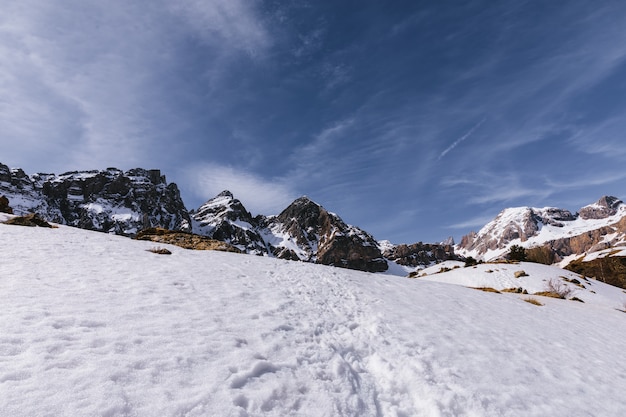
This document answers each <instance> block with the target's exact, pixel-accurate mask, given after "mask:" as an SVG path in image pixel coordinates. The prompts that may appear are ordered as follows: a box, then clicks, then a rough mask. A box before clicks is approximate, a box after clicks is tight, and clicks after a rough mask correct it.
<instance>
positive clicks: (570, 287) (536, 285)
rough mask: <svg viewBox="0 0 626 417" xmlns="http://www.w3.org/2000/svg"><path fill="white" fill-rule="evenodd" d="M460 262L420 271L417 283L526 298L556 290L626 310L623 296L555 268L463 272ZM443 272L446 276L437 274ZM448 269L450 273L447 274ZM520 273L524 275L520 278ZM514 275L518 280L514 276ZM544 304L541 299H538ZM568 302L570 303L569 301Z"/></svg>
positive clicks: (504, 266)
mask: <svg viewBox="0 0 626 417" xmlns="http://www.w3.org/2000/svg"><path fill="white" fill-rule="evenodd" d="M462 265H463V264H462V263H460V262H456V263H455V262H448V263H443V264H439V265H435V266H432V267H430V268H426V269H424V270H422V271H420V278H419V279H420V280H426V281H436V282H443V283H448V284H456V285H463V286H466V287H470V288H485V287H486V288H493V289H496V290H499V291H502V290H512V289H520V290H521V291H524V290H525V291H526V293H528V294H534V293H540V292H545V291H548V290H549V289H550V287H551V286H552V287H553V288H554V287H556V288H558V289H562V290H563V292H569V295H568V298H573V297H576V298H577V299H579V300H581V301H583V303H585V304H590V305H593V306H595V307H601V308H607V307H608V308H616V309H623V308H626V306H624V303H626V292H624V291H623V290H622V289H621V288H617V287H615V286H612V285H608V284H605V283H603V282H600V281H597V280H595V279H589V278H586V277H582V276H580V275H578V274H575V273H574V272H571V271H566V270H563V269H561V268H559V267H556V266H548V265H541V264H536V263H530V262H520V263H516V264H509V263H485V264H479V265H475V266H472V267H467V268H464V267H463V266H462ZM442 268H443V269H444V271H445V272H440V271H441V270H442ZM447 269H450V270H447ZM521 272H523V274H520V273H521ZM516 273H518V275H520V276H516ZM540 301H541V302H544V301H545V298H544V297H541V298H540ZM569 302H571V301H569Z"/></svg>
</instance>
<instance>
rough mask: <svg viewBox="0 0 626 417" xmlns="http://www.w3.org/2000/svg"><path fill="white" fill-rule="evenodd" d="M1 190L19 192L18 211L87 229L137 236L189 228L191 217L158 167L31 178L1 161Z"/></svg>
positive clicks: (14, 193) (8, 192) (176, 188)
mask: <svg viewBox="0 0 626 417" xmlns="http://www.w3.org/2000/svg"><path fill="white" fill-rule="evenodd" d="M0 192H2V193H3V194H7V195H9V196H16V197H17V196H19V201H20V202H21V204H18V205H16V206H15V207H14V211H15V212H16V213H17V214H25V213H29V212H33V213H38V214H39V215H40V216H41V217H42V218H45V219H47V220H49V221H53V222H56V223H60V224H66V225H70V226H76V227H80V228H83V229H89V230H96V231H103V232H109V233H116V234H121V235H128V236H133V235H135V234H136V233H137V231H139V230H141V229H143V228H145V227H151V226H154V227H165V228H168V229H174V230H189V229H190V226H191V221H190V218H189V214H188V213H187V209H186V208H185V206H184V204H183V202H182V200H181V198H180V192H179V190H178V187H177V186H176V184H173V183H172V184H169V185H168V184H167V182H166V180H165V177H164V176H161V175H160V172H159V171H158V170H145V169H141V168H137V169H132V170H130V171H127V172H122V171H121V170H118V169H116V168H108V169H106V170H104V171H74V172H67V173H65V174H62V175H58V176H57V175H54V174H36V175H33V176H31V177H29V176H27V175H26V174H25V173H24V171H22V170H21V169H16V170H10V169H9V168H8V167H6V165H1V164H0Z"/></svg>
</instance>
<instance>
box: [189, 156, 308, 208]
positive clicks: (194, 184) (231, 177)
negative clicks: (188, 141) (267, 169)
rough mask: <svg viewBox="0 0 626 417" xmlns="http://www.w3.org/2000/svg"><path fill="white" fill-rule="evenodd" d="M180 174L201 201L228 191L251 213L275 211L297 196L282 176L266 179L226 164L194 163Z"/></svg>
mask: <svg viewBox="0 0 626 417" xmlns="http://www.w3.org/2000/svg"><path fill="white" fill-rule="evenodd" d="M183 177H184V178H185V180H186V184H187V185H188V186H189V187H191V192H193V193H194V194H195V196H196V198H198V199H201V201H205V200H207V199H209V198H213V197H215V196H216V195H217V194H219V193H220V192H222V191H224V190H229V191H230V192H232V193H233V195H234V196H235V198H238V199H239V200H241V202H242V203H243V204H244V206H245V207H246V208H247V209H248V210H249V211H251V212H252V213H253V214H278V213H279V212H280V211H281V210H283V209H284V208H285V207H287V206H288V205H289V204H290V203H291V202H292V201H293V200H294V199H295V198H296V197H297V194H296V193H295V191H294V190H293V189H292V188H291V186H290V185H289V184H288V183H287V181H286V180H285V179H282V178H278V179H265V178H263V177H261V176H259V175H255V174H254V173H252V172H248V171H245V170H242V169H239V168H235V167H232V166H227V165H219V164H214V163H205V164H197V165H193V166H190V167H188V168H186V169H185V170H184V172H183Z"/></svg>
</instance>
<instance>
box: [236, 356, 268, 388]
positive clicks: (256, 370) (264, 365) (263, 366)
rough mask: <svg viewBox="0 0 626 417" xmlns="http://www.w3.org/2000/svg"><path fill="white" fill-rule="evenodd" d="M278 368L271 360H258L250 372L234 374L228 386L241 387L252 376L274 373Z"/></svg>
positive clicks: (257, 376)
mask: <svg viewBox="0 0 626 417" xmlns="http://www.w3.org/2000/svg"><path fill="white" fill-rule="evenodd" d="M279 369H280V368H279V367H278V366H276V365H274V364H273V363H271V362H267V361H260V362H257V363H256V365H254V367H253V368H252V370H251V371H250V372H246V373H245V374H242V375H239V376H236V377H234V378H233V380H232V381H231V383H230V387H231V388H234V389H238V388H243V387H244V386H245V385H246V384H247V383H248V382H250V380H251V379H253V378H259V377H261V376H263V375H265V374H269V373H275V372H277V371H278V370H279Z"/></svg>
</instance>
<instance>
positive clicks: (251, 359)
mask: <svg viewBox="0 0 626 417" xmlns="http://www.w3.org/2000/svg"><path fill="white" fill-rule="evenodd" d="M6 217H8V216H6V215H2V216H0V218H6ZM0 236H1V237H2V241H3V242H9V243H10V244H5V245H4V246H3V248H2V250H1V251H0V297H1V299H0V415H2V416H62V415H64V416H66V415H75V416H107V417H112V416H156V415H158V416H189V417H193V416H405V417H406V416H547V415H549V416H589V415H598V416H600V415H601V416H616V417H617V416H623V415H626V414H625V413H626V404H625V403H624V400H623V393H624V392H625V390H626V363H624V361H623V346H624V345H625V343H626V315H625V314H624V313H622V312H620V311H617V310H616V309H615V308H613V307H614V306H612V305H610V302H613V299H611V301H610V302H609V301H606V302H604V304H603V301H602V300H601V299H600V298H598V300H597V302H596V303H595V304H593V303H585V304H582V303H577V302H573V301H565V300H554V299H545V302H544V304H545V305H544V306H541V307H538V306H534V305H531V304H529V303H526V302H524V301H523V300H522V298H521V297H520V296H519V295H517V294H490V293H484V292H480V291H476V290H473V289H469V288H465V287H463V286H461V285H449V284H445V283H439V282H429V281H426V280H424V279H423V278H420V279H406V278H401V277H393V276H388V275H382V274H368V273H363V272H358V271H351V270H345V269H338V268H332V267H326V266H322V265H313V264H307V263H302V262H290V261H284V260H278V259H274V258H267V257H256V256H250V255H238V254H231V253H222V252H210V251H190V250H184V249H181V248H178V247H175V246H170V245H162V247H167V248H168V249H170V250H171V251H172V252H173V253H172V255H169V256H163V255H156V254H154V253H151V252H148V251H147V250H146V249H150V248H151V247H153V243H152V242H145V241H135V240H131V239H128V238H124V237H120V236H113V235H107V234H103V233H97V232H89V231H85V230H80V229H74V228H69V227H64V226H60V227H59V228H56V229H44V228H26V227H19V226H8V225H3V224H0ZM523 267H524V268H525V269H526V268H528V269H529V272H530V275H531V277H532V276H533V275H535V274H537V275H539V274H540V272H536V271H534V270H530V268H529V267H528V266H527V265H523ZM471 270H473V268H458V269H456V270H454V271H451V272H449V273H452V272H454V273H461V272H463V271H465V272H469V271H471ZM437 275H445V274H437ZM599 284H600V283H597V284H595V283H594V288H596V289H600V288H604V287H602V286H600V285H599ZM600 292H601V291H598V295H599V296H600V295H601V294H600ZM615 293H616V294H617V293H619V294H622V293H621V290H619V289H615ZM624 296H625V297H626V294H624ZM542 301H544V300H543V298H542Z"/></svg>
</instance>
